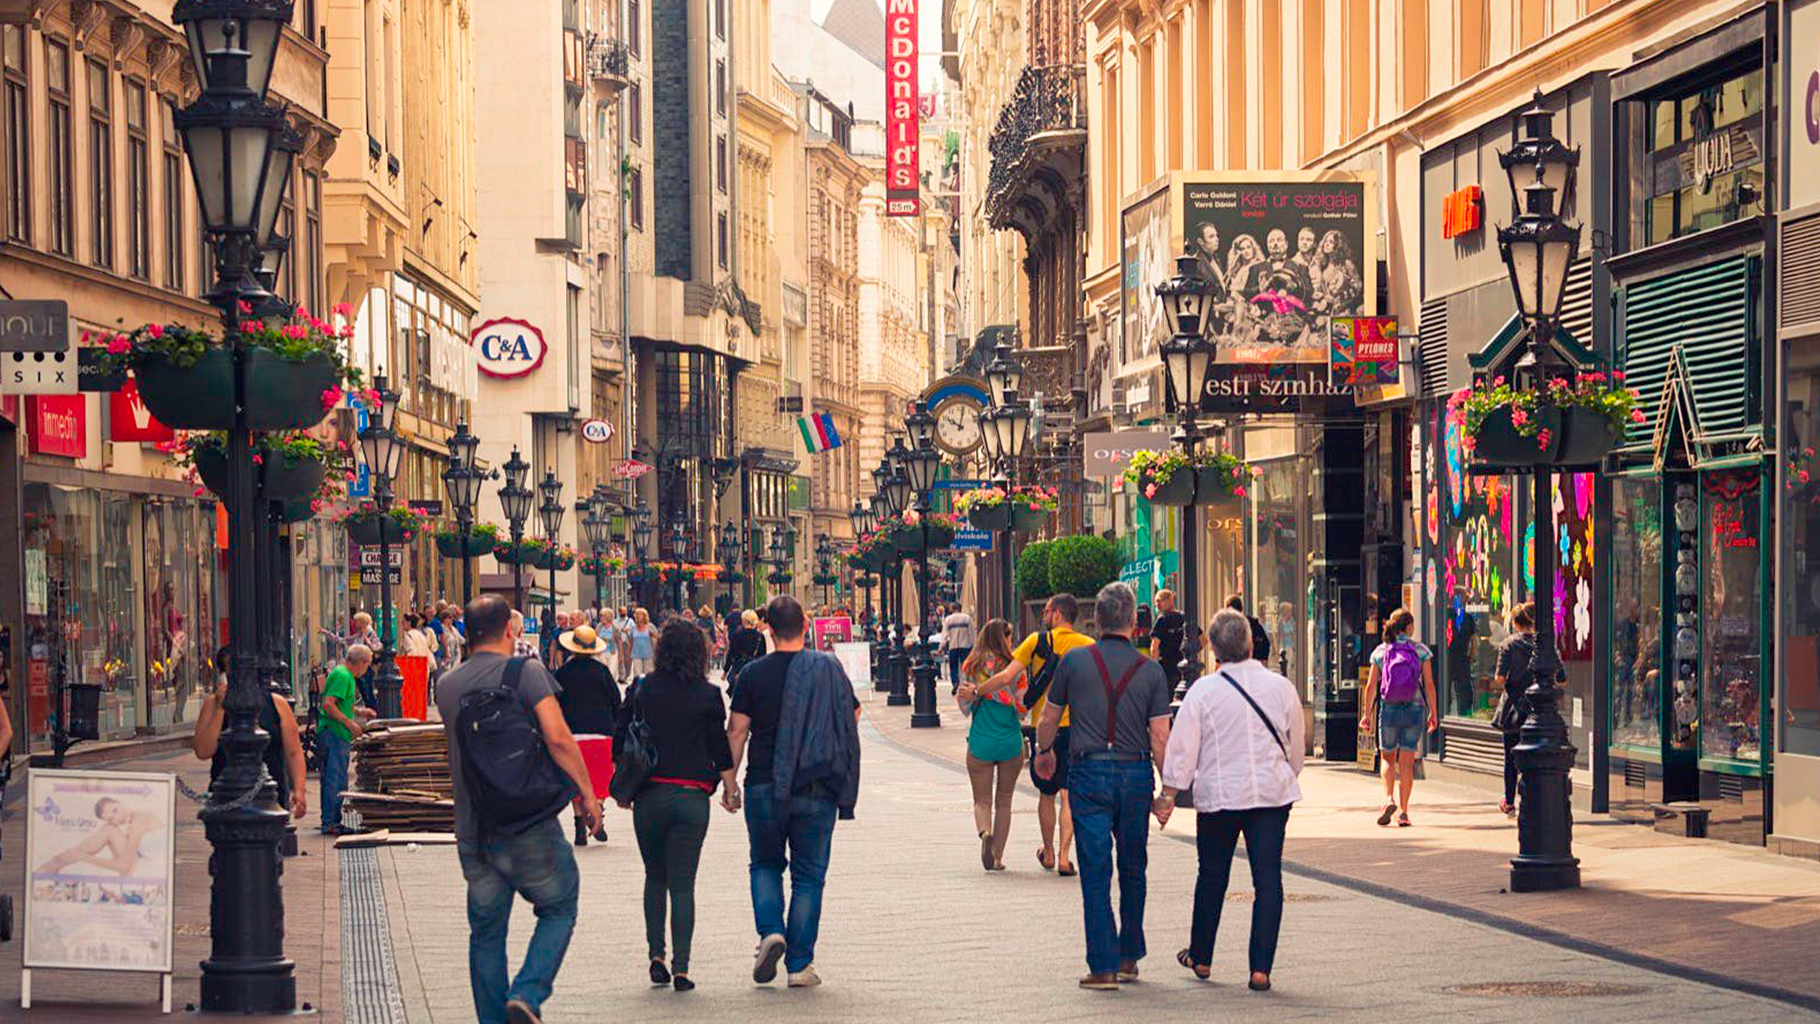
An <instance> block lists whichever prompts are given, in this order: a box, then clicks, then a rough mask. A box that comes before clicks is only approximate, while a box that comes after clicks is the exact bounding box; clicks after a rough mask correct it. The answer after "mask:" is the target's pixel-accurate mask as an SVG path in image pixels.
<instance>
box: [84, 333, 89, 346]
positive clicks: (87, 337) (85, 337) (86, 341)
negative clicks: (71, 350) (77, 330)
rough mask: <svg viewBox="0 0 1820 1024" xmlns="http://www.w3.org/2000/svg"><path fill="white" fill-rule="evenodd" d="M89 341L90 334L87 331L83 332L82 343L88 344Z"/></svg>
mask: <svg viewBox="0 0 1820 1024" xmlns="http://www.w3.org/2000/svg"><path fill="white" fill-rule="evenodd" d="M88 339H89V333H88V332H87V331H83V332H82V343H83V344H84V345H86V344H88Z"/></svg>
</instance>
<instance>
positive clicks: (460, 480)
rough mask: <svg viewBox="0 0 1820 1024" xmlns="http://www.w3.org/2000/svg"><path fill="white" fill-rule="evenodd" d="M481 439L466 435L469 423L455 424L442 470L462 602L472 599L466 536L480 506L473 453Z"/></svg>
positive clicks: (471, 558)
mask: <svg viewBox="0 0 1820 1024" xmlns="http://www.w3.org/2000/svg"><path fill="white" fill-rule="evenodd" d="M479 447H480V438H478V437H475V436H474V435H473V434H470V433H468V421H467V420H462V421H461V422H459V423H457V424H455V433H454V434H452V435H450V437H449V468H448V469H445V470H443V471H442V483H443V487H444V489H446V490H447V491H448V492H449V506H450V507H451V508H452V509H454V511H455V527H456V529H458V530H460V531H461V603H462V604H464V605H465V604H467V603H468V602H469V601H470V600H472V599H473V597H474V556H475V555H476V554H479V553H480V552H477V551H474V550H473V549H472V548H471V547H470V546H469V545H470V543H471V540H472V539H471V538H470V537H469V533H470V532H472V530H473V529H474V511H475V509H477V508H478V507H479V506H480V483H481V481H482V480H484V479H486V474H485V473H483V472H481V470H480V468H479V467H478V466H476V465H474V453H475V451H476V450H477V449H479Z"/></svg>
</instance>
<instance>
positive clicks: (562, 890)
mask: <svg viewBox="0 0 1820 1024" xmlns="http://www.w3.org/2000/svg"><path fill="white" fill-rule="evenodd" d="M456 852H457V853H458V854H459V855H460V857H461V873H462V876H463V877H465V878H466V879H467V880H468V983H469V984H470V986H472V988H473V990H474V1010H475V1013H476V1014H477V1015H478V1017H479V1021H480V1024H505V1019H506V1000H508V999H522V1000H524V1002H526V1003H527V1004H529V1005H530V1007H531V1009H532V1010H534V1011H541V1010H542V1009H543V1003H544V1000H546V999H548V998H550V986H551V984H552V983H553V982H555V980H556V972H557V970H558V969H559V968H561V967H562V958H563V954H564V953H566V952H568V949H569V935H570V933H571V932H573V931H574V930H575V903H576V898H577V897H578V896H579V895H580V893H581V874H580V873H579V872H578V871H577V870H576V868H575V852H574V851H573V850H571V849H569V842H568V838H567V837H566V836H564V835H563V834H562V826H561V825H558V824H557V823H556V818H555V817H553V816H552V817H549V818H545V819H544V820H543V821H540V822H538V823H537V824H536V825H533V826H532V827H531V828H530V830H529V831H527V832H525V833H523V834H522V835H516V836H505V835H488V836H483V837H482V838H481V840H480V841H479V842H478V843H469V842H466V841H463V842H459V843H457V844H456ZM515 892H516V893H517V894H519V895H521V896H523V897H524V898H525V899H527V900H529V901H530V903H531V907H532V909H533V910H534V911H535V912H536V914H537V927H536V928H535V929H534V930H533V931H532V932H531V944H530V946H529V947H528V948H527V949H526V950H525V959H524V963H522V964H520V965H519V967H518V977H517V978H516V979H514V980H513V981H512V984H511V987H510V988H508V987H507V986H506V925H507V924H509V923H510V921H511V919H512V894H513V893H515Z"/></svg>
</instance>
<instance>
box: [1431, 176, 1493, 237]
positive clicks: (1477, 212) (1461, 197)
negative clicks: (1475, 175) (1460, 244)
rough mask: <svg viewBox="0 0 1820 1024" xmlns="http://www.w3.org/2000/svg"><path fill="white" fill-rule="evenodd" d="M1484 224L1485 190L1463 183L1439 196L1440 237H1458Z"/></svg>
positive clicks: (1468, 233) (1470, 232)
mask: <svg viewBox="0 0 1820 1024" xmlns="http://www.w3.org/2000/svg"><path fill="white" fill-rule="evenodd" d="M1483 226H1485V190H1484V189H1482V188H1480V187H1479V186H1477V185H1465V186H1462V187H1460V188H1457V189H1454V190H1453V191H1452V192H1449V193H1447V194H1446V195H1444V196H1442V197H1441V237H1442V238H1459V237H1460V236H1462V235H1470V234H1472V233H1473V232H1475V231H1477V230H1479V229H1480V228H1481V227H1483Z"/></svg>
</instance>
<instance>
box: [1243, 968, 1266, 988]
mask: <svg viewBox="0 0 1820 1024" xmlns="http://www.w3.org/2000/svg"><path fill="white" fill-rule="evenodd" d="M1262 973H1263V972H1262V971H1252V972H1251V977H1250V979H1248V980H1247V981H1246V982H1245V987H1246V988H1248V989H1250V990H1252V991H1253V992H1268V991H1270V975H1268V974H1265V975H1264V980H1263V981H1259V980H1258V975H1259V974H1262Z"/></svg>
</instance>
